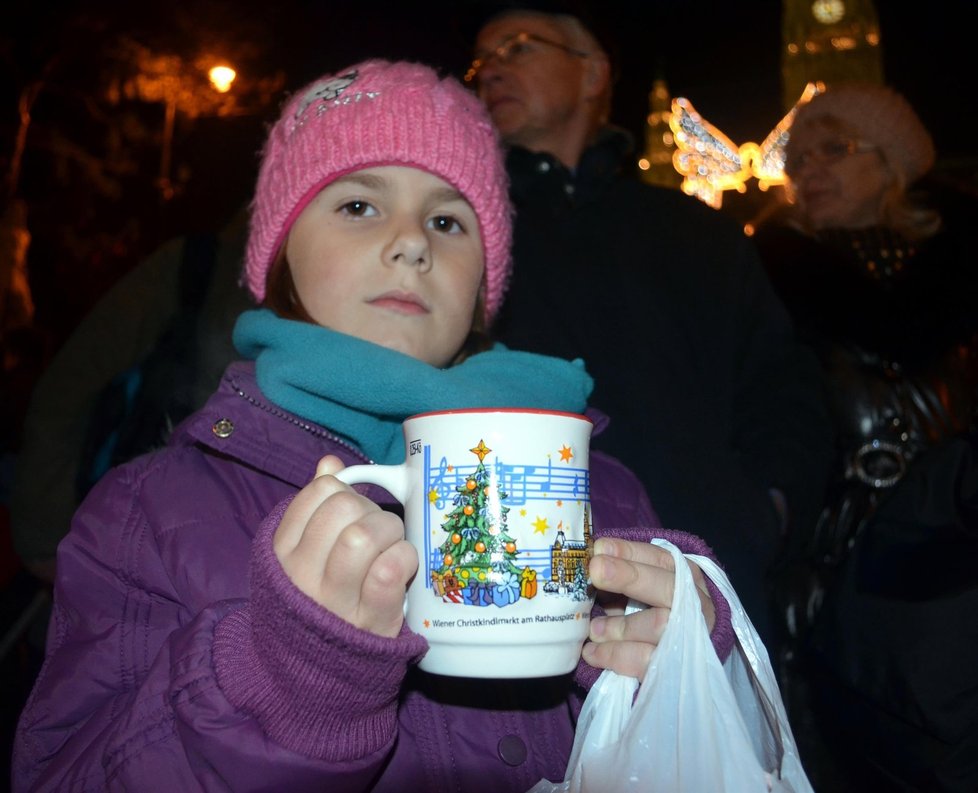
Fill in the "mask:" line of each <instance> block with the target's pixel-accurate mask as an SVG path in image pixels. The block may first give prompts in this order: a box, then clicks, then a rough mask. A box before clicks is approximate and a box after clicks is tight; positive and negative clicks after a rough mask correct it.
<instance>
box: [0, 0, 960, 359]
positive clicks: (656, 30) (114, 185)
mask: <svg viewBox="0 0 978 793" xmlns="http://www.w3.org/2000/svg"><path fill="white" fill-rule="evenodd" d="M5 5H6V8H5V9H4V10H2V11H0V31H3V32H2V33H0V48H2V49H0V56H2V57H3V61H4V66H5V67H6V68H4V69H3V70H2V72H0V108H2V113H0V166H3V169H4V171H6V167H7V165H8V160H9V154H10V151H11V149H12V146H13V135H14V131H15V129H16V122H17V98H18V94H19V92H20V91H21V90H22V89H23V87H24V86H25V85H27V84H28V83H29V82H30V81H31V80H35V79H37V78H38V77H39V76H40V77H42V78H43V87H42V89H41V91H40V93H39V94H38V98H37V101H36V102H35V104H34V106H33V113H32V120H31V126H30V128H29V134H28V145H27V151H26V154H25V159H24V165H23V171H22V175H21V179H20V182H19V187H18V194H19V196H20V197H22V198H24V199H25V200H26V201H27V205H28V210H29V213H30V214H29V227H30V230H31V232H32V236H33V241H32V248H31V253H30V259H29V264H30V268H31V285H32V288H33V291H34V296H35V300H36V303H37V321H38V323H39V325H40V326H42V327H43V328H46V329H49V330H50V339H49V344H48V346H49V347H55V348H56V347H57V345H58V344H59V343H60V340H61V339H62V338H63V336H64V334H65V333H67V332H68V331H69V330H70V328H71V327H73V325H74V324H75V323H76V322H77V321H78V319H79V318H80V317H81V316H82V315H83V314H84V312H85V311H86V310H87V308H88V307H89V306H90V305H91V304H92V302H93V301H94V300H95V299H97V297H98V295H99V294H101V293H102V292H103V291H104V290H105V289H106V288H107V287H108V286H109V285H111V284H112V283H113V282H114V281H115V280H116V279H117V278H118V277H119V276H120V275H121V274H123V273H124V272H125V271H126V270H127V269H129V268H130V267H131V266H133V264H134V263H135V262H137V261H138V260H139V259H140V258H141V257H142V256H144V255H145V254H146V253H147V252H149V251H150V250H152V249H153V248H154V247H155V246H156V245H157V244H159V243H160V242H161V241H162V240H164V239H166V238H168V237H170V236H172V235H174V234H178V233H182V232H185V231H192V230H206V229H214V228H217V227H219V226H220V225H221V224H222V223H223V222H224V221H225V220H227V219H228V218H229V217H230V215H231V214H232V213H233V212H234V211H235V210H236V209H237V208H239V207H240V206H242V205H243V204H244V203H245V202H246V201H247V200H248V197H249V195H250V192H251V189H252V186H253V183H254V177H255V171H256V166H257V153H258V150H259V148H260V145H261V141H262V137H263V134H264V130H265V128H266V124H267V123H268V122H270V121H271V120H273V119H274V117H275V115H276V112H277V109H278V107H279V103H280V101H281V99H282V96H284V92H285V91H287V90H288V89H294V88H297V87H299V86H300V85H302V84H303V83H305V82H306V81H308V80H310V79H312V78H314V77H316V76H318V75H319V74H321V73H324V72H326V71H330V70H334V69H338V68H341V67H343V66H346V65H349V64H350V63H352V62H353V61H355V60H358V59H361V58H364V57H369V56H375V55H381V56H386V57H391V58H413V59H418V60H423V61H427V62H429V63H432V64H434V65H438V66H441V67H443V68H445V69H446V70H449V71H451V72H452V73H455V74H461V73H462V72H463V71H464V68H465V65H466V63H467V60H468V58H469V48H470V44H471V37H472V33H473V31H474V30H475V27H476V23H477V21H478V19H479V18H480V16H481V15H482V14H484V13H485V9H486V8H487V7H490V6H489V5H488V4H486V3H482V2H476V1H475V0H455V2H446V1H445V0H430V2H425V3H412V2H405V3H398V4H389V3H376V2H375V3H366V2H346V3H338V2H323V1H320V2H312V0H273V2H267V0H264V1H263V2H260V3H259V2H254V1H253V0H238V1H237V2H228V0H197V2H194V3H181V2H176V3H172V4H165V3H154V4H146V5H145V6H143V7H138V8H137V7H136V5H135V4H133V3H131V2H126V3H123V2H118V1H117V0H90V1H89V2H84V3H83V2H81V0H60V2H59V1H57V0H55V1H54V2H45V3H31V4H26V3H25V4H14V3H11V4H5ZM18 6H20V7H18ZM877 6H878V8H877V12H878V16H879V22H880V30H881V38H882V45H881V50H882V56H883V62H884V75H885V78H886V79H887V80H888V81H889V82H890V83H891V84H893V85H894V86H895V87H896V88H898V89H899V90H901V91H902V92H904V93H905V95H906V96H907V97H908V98H909V99H910V101H911V102H912V103H913V104H914V105H915V107H916V108H917V109H918V111H919V113H920V115H921V116H922V118H923V119H924V121H925V123H926V124H927V125H928V126H929V128H930V129H931V130H932V132H933V134H934V137H935V140H936V143H937V148H938V151H939V154H940V162H939V164H938V171H939V172H942V173H943V172H946V173H948V174H949V175H950V177H951V178H953V179H954V180H956V181H957V182H959V183H960V184H961V185H962V186H963V187H964V188H965V189H970V190H974V186H975V172H976V157H975V155H974V154H973V150H972V147H971V145H970V138H971V137H972V135H971V133H970V130H969V125H968V122H967V121H965V120H964V119H967V118H969V116H970V115H972V111H973V104H974V103H973V99H972V96H971V95H970V94H969V93H967V90H968V89H967V87H966V86H967V82H966V81H967V79H968V78H969V77H973V76H974V74H975V69H974V67H973V65H972V63H970V62H966V59H967V58H970V55H971V53H970V52H969V50H968V47H971V46H972V43H971V39H970V33H969V32H968V31H969V27H968V26H966V25H965V24H964V23H963V21H962V18H961V17H962V14H963V8H964V4H963V3H955V2H947V1H946V0H937V1H936V2H930V3H928V4H926V6H925V7H924V6H921V5H920V4H905V3H893V2H888V3H877ZM600 9H601V10H600V13H597V12H595V13H596V16H597V17H598V19H599V20H600V24H601V25H602V26H603V27H604V28H605V29H606V32H608V33H609V34H610V36H611V37H612V38H613V40H614V43H615V46H616V49H617V61H618V71H619V79H618V84H617V90H616V95H615V102H614V108H613V121H615V122H616V123H618V124H619V125H621V126H623V127H625V128H627V129H629V130H630V131H632V132H633V133H634V134H635V135H636V138H637V141H638V143H639V145H641V143H642V134H643V125H644V119H645V115H646V113H647V112H648V91H649V90H650V88H651V86H652V82H653V80H654V78H655V77H656V76H657V75H661V76H663V77H664V78H665V79H666V80H667V83H668V86H669V88H670V91H671V93H672V94H673V95H674V96H686V97H688V98H689V99H690V100H691V101H692V102H693V104H694V105H695V107H696V109H697V110H698V111H699V112H700V113H701V114H702V115H703V116H704V117H705V118H706V119H708V120H709V121H710V122H712V123H713V124H715V125H716V126H717V127H719V128H720V129H721V130H722V131H723V132H724V133H726V134H727V135H728V136H729V137H730V138H732V139H733V140H734V141H735V142H737V143H742V142H745V141H748V140H753V141H757V142H759V141H760V140H762V139H763V138H764V136H765V135H766V134H767V133H768V131H770V129H771V128H772V127H773V126H774V124H775V123H776V122H777V121H778V120H779V119H780V118H781V116H782V115H783V113H784V108H783V107H782V104H781V81H780V60H779V57H780V48H781V27H780V26H781V2H780V0H759V1H757V2H749V3H730V2H726V3H702V2H700V3H693V2H665V1H663V0H646V2H623V1H622V0H617V1H615V0H612V1H611V2H604V3H601V4H600ZM922 9H923V10H922ZM120 37H128V38H130V39H132V40H136V41H139V42H140V43H141V44H143V45H145V46H147V47H150V48H152V49H153V50H154V51H161V52H162V51H169V52H174V53H177V54H181V55H183V56H184V57H185V58H188V59H190V58H191V57H192V55H193V53H195V52H197V51H200V50H201V49H207V50H208V51H211V52H223V53H226V55H225V57H227V58H228V59H229V60H230V61H232V62H233V63H234V64H235V66H237V67H238V70H239V81H238V84H237V86H236V90H238V88H241V89H246V87H247V86H249V85H253V84H254V82H255V81H257V80H261V79H268V78H270V77H272V76H274V75H278V76H279V77H280V78H281V80H282V89H281V90H280V91H279V92H278V93H277V94H276V95H275V96H274V97H273V99H272V100H271V101H266V102H265V103H264V104H262V105H260V106H259V105H258V104H257V103H255V102H252V103H251V108H250V112H249V113H248V114H247V115H240V116H235V117H224V118H220V117H202V118H198V119H196V120H188V119H186V118H183V117H180V116H178V118H177V123H176V127H175V131H174V137H173V145H172V152H173V175H174V178H175V180H176V181H177V182H178V187H179V190H178V193H177V195H176V196H175V197H174V198H173V199H172V200H171V201H169V202H161V201H160V200H159V194H158V191H157V190H156V187H155V184H154V179H155V177H156V175H157V173H158V170H159V161H160V151H161V142H162V141H161V136H162V126H163V106H162V105H161V104H154V103H146V102H138V101H121V102H116V103H115V104H113V103H110V102H108V101H107V100H106V86H108V85H111V84H112V82H113V80H115V82H116V83H118V81H119V79H121V75H120V74H119V72H120V66H119V63H118V60H117V59H116V58H115V56H114V55H113V52H114V48H115V46H116V43H117V42H118V41H119V39H120ZM107 140H111V141H112V143H111V145H112V146H113V147H114V148H113V152H114V156H115V157H116V159H123V160H125V161H126V162H125V166H124V167H123V166H120V165H118V163H117V165H116V168H115V170H114V171H112V172H110V173H106V172H103V173H98V170H99V167H100V166H99V163H100V162H101V160H102V159H105V158H106V152H107V151H108V148H107V146H108V145H109V144H107ZM750 189H751V190H754V191H755V192H756V187H754V186H753V185H751V188H750ZM747 198H748V199H750V198H752V196H750V195H749V196H748V197H747ZM753 198H756V196H753ZM744 200H745V199H743V198H740V199H738V197H737V196H734V195H730V198H729V199H727V200H725V205H724V211H729V212H734V213H736V212H737V211H738V207H739V206H740V205H742V204H743V201H744ZM738 201H740V204H738Z"/></svg>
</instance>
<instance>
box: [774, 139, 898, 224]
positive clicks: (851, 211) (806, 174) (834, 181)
mask: <svg viewBox="0 0 978 793" xmlns="http://www.w3.org/2000/svg"><path fill="white" fill-rule="evenodd" d="M785 169H786V170H787V172H788V174H789V177H790V179H791V185H792V189H793V190H794V193H795V197H796V200H797V202H798V207H799V209H801V211H802V213H803V214H804V215H805V217H806V218H807V220H808V223H809V225H810V226H811V227H812V228H813V229H815V230H819V229H826V228H843V229H858V228H865V227H867V226H872V225H875V224H877V223H879V222H880V220H881V210H882V204H883V194H884V193H885V192H886V190H887V188H888V187H889V186H890V182H891V179H892V177H891V174H890V171H889V169H888V168H887V166H886V163H885V162H884V160H883V156H882V154H880V152H879V149H877V148H876V147H875V146H873V145H872V144H870V143H868V142H866V141H862V140H859V138H858V137H857V136H855V135H854V134H852V133H851V132H849V131H847V130H846V129H845V128H844V127H842V126H841V125H836V124H830V123H826V122H813V123H811V124H808V125H806V126H805V127H802V128H800V129H798V130H794V129H793V130H791V141H790V142H789V144H788V158H787V162H786V163H785Z"/></svg>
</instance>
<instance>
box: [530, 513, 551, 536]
mask: <svg viewBox="0 0 978 793" xmlns="http://www.w3.org/2000/svg"><path fill="white" fill-rule="evenodd" d="M549 528H550V527H549V526H548V525H547V519H546V518H541V517H539V516H538V517H537V519H536V520H535V521H533V531H534V533H536V534H546V533H547V529H549Z"/></svg>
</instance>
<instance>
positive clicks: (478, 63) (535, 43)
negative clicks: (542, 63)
mask: <svg viewBox="0 0 978 793" xmlns="http://www.w3.org/2000/svg"><path fill="white" fill-rule="evenodd" d="M540 45H542V46H545V47H555V48H557V49H558V50H561V51H563V52H566V53H567V54H568V55H573V56H575V57H577V58H586V57H588V55H590V53H588V52H583V51H582V50H578V49H575V48H574V47H568V46H567V45H566V44H561V43H560V42H559V41H551V40H550V39H546V38H544V37H543V36H537V35H536V34H534V33H517V34H516V35H515V36H510V37H509V38H508V39H506V40H505V41H504V42H503V43H502V44H500V45H499V46H498V47H496V49H494V50H492V51H490V52H488V53H486V54H485V55H483V56H482V57H481V58H476V59H475V60H474V61H472V64H471V65H470V66H469V70H468V71H467V72H466V73H465V82H467V83H470V82H472V81H473V80H474V79H475V78H476V77H478V75H479V72H480V71H481V70H482V68H483V67H484V66H485V65H486V64H487V63H489V61H491V60H497V61H499V63H502V64H519V63H521V62H522V61H523V60H525V59H526V58H528V57H531V56H532V55H533V54H534V53H536V52H538V51H539V49H540Z"/></svg>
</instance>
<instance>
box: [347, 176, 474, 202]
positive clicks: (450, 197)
mask: <svg viewBox="0 0 978 793" xmlns="http://www.w3.org/2000/svg"><path fill="white" fill-rule="evenodd" d="M348 182H352V183H354V184H358V185H360V186H361V187H363V188H366V189H368V190H386V189H389V188H390V180H388V179H385V178H384V177H383V176H377V174H372V173H360V172H354V173H348V174H346V175H345V176H341V177H340V178H339V179H337V180H336V181H335V182H333V184H345V183H348ZM431 197H432V198H433V199H434V200H435V201H436V202H439V203H440V202H448V201H464V200H465V197H464V196H463V195H462V194H461V193H460V192H459V191H458V190H456V189H455V188H454V187H452V186H451V185H445V186H444V187H439V188H438V189H437V190H435V191H434V192H432V194H431Z"/></svg>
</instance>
